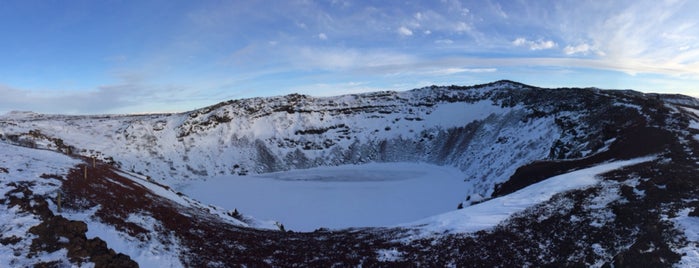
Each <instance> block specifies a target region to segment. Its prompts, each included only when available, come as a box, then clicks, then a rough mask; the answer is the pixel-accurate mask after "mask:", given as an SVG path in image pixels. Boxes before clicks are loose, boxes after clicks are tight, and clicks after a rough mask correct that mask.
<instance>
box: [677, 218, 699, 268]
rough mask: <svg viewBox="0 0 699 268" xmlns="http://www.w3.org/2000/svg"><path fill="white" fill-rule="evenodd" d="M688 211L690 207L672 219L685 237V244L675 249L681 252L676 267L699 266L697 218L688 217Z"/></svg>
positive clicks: (698, 225)
mask: <svg viewBox="0 0 699 268" xmlns="http://www.w3.org/2000/svg"><path fill="white" fill-rule="evenodd" d="M689 212H691V209H686V210H684V211H682V212H681V213H680V215H679V216H678V217H677V218H674V219H672V220H673V221H674V223H675V226H677V227H678V228H679V229H680V230H683V231H684V235H685V237H686V238H687V246H685V247H683V248H679V249H677V250H676V251H677V253H680V254H682V259H681V260H680V262H679V263H677V265H676V267H699V218H698V217H689V216H688V214H689Z"/></svg>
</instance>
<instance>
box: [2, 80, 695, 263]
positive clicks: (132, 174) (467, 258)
mask: <svg viewBox="0 0 699 268" xmlns="http://www.w3.org/2000/svg"><path fill="white" fill-rule="evenodd" d="M698 104H699V101H697V100H696V99H693V98H690V97H685V96H681V95H659V94H643V93H639V92H635V91H615V90H601V89H596V88H584V89H583V88H558V89H546V88H538V87H533V86H529V85H524V84H520V83H516V82H512V81H498V82H494V83H490V84H484V85H476V86H466V87H465V86H446V87H438V86H432V87H426V88H420V89H415V90H411V91H406V92H376V93H367V94H356V95H344V96H337V97H326V98H315V97H309V96H304V95H288V96H281V97H272V98H253V99H244V100H232V101H228V102H223V103H219V104H216V105H213V106H210V107H206V108H202V109H199V110H195V111H190V112H185V113H178V114H153V115H98V116H65V115H42V114H34V113H29V112H14V113H10V114H7V115H4V116H0V139H1V140H2V142H0V146H1V147H2V149H1V152H2V154H1V158H0V179H1V182H2V185H0V187H2V188H0V189H2V192H1V194H2V197H0V201H1V202H0V203H2V204H3V206H0V209H2V210H4V212H3V217H4V218H3V220H2V221H1V222H0V224H2V226H0V227H1V228H2V230H3V232H2V233H3V235H2V237H1V238H0V244H2V246H0V251H2V252H3V256H5V257H2V259H0V264H1V265H0V266H27V265H29V266H31V265H36V264H41V263H43V264H45V265H47V264H50V265H56V264H82V265H91V263H94V264H95V265H96V266H101V265H104V264H106V263H121V265H127V264H126V263H129V265H136V264H140V265H141V266H148V264H151V265H152V264H154V263H167V264H168V265H174V266H198V267H199V266H233V265H236V264H248V265H255V266H259V265H271V266H291V265H294V264H299V265H300V264H304V265H320V266H330V265H333V264H343V265H363V266H376V265H388V264H422V265H429V266H432V265H437V266H462V265H464V264H469V265H470V266H487V267H490V266H493V265H501V266H523V265H530V266H542V265H553V266H571V265H585V266H603V265H610V264H614V265H615V266H638V265H652V266H672V265H675V264H677V265H680V266H688V267H691V266H692V265H696V264H697V263H699V251H698V250H697V241H699V236H697V231H699V230H697V228H696V226H698V225H697V224H696V223H699V218H697V217H696V216H697V215H699V194H698V192H697V190H699V188H698V187H697V186H698V185H697V183H699V181H698V180H699V176H697V174H698V173H697V170H698V168H699V162H698V161H699V159H697V157H696V156H695V154H696V152H699V106H698ZM396 162H401V163H416V162H419V163H424V164H429V165H438V166H446V167H451V168H455V169H457V170H458V171H459V172H461V174H464V178H463V180H464V181H463V183H461V184H460V186H459V187H453V188H454V189H453V191H454V193H456V194H458V195H460V196H461V197H462V198H461V200H460V203H459V202H456V203H454V204H453V205H451V207H450V208H448V209H446V210H445V211H448V212H446V213H443V214H440V215H435V216H433V217H428V218H426V219H422V220H418V219H416V221H415V222H412V223H410V222H408V223H402V224H399V225H395V226H384V227H374V228H350V229H319V230H317V231H315V232H292V231H284V232H281V231H280V230H279V229H284V228H283V225H281V224H283V222H282V223H281V224H280V223H275V222H269V221H260V220H257V219H255V215H254V213H253V214H248V212H247V211H241V212H242V213H243V214H240V213H239V212H238V211H232V209H231V208H220V207H217V206H209V205H208V204H203V203H202V202H199V201H197V200H195V199H193V198H192V197H191V195H190V193H188V192H187V189H188V187H187V186H191V185H198V184H199V183H201V182H202V181H208V180H211V178H213V177H217V176H233V177H241V176H246V177H248V176H253V175H256V174H269V173H271V172H282V171H289V170H293V171H294V172H302V171H299V170H307V169H311V168H316V167H335V166H345V165H365V164H369V163H396ZM85 173H87V174H88V175H87V177H88V178H87V179H86V178H85ZM299 174H300V175H296V176H301V177H303V176H309V175H308V174H306V175H304V173H299ZM59 193H60V199H61V204H62V211H60V212H59V211H58V198H59ZM457 205H458V206H459V207H463V209H459V210H457V209H456V208H457ZM417 206H419V205H411V207H406V208H405V209H411V208H415V207H417ZM357 227H359V226H357ZM47 230H65V231H60V232H50V231H47ZM95 241H97V242H95ZM99 241H101V242H99ZM109 248H111V249H112V250H109Z"/></svg>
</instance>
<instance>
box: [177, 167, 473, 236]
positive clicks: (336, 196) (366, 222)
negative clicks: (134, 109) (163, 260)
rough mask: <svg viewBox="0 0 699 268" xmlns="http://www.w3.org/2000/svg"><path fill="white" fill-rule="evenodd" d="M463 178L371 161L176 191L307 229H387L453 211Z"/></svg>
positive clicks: (220, 180)
mask: <svg viewBox="0 0 699 268" xmlns="http://www.w3.org/2000/svg"><path fill="white" fill-rule="evenodd" d="M464 177H465V175H464V174H463V173H462V172H461V171H459V170H458V169H456V168H452V167H443V166H435V165H430V164H424V163H382V164H379V163H373V164H365V165H344V166H336V167H320V168H312V169H306V170H292V171H288V172H277V173H269V174H263V175H256V176H221V177H215V178H212V179H209V180H206V181H195V182H191V183H188V184H182V185H179V186H178V187H177V188H178V190H180V191H182V192H183V193H185V194H187V195H189V196H191V197H193V198H195V199H198V200H200V201H202V202H203V203H210V204H213V205H217V206H221V207H224V208H227V209H230V210H233V209H238V210H239V211H240V212H241V213H244V214H246V215H251V216H254V217H256V218H259V219H274V220H278V221H280V222H281V223H282V224H284V226H285V228H286V229H291V230H295V231H313V230H315V229H317V228H320V227H326V228H347V227H369V226H390V225H396V224H399V223H402V222H409V221H415V220H418V219H421V218H424V217H428V216H431V215H435V214H440V213H444V212H447V211H451V210H455V209H456V206H457V205H458V204H459V203H460V202H461V201H462V200H463V199H464V195H463V193H464V187H466V184H465V183H464Z"/></svg>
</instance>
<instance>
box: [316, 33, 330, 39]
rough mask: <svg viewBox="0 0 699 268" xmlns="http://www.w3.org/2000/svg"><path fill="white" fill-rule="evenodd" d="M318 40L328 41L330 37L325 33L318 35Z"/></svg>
mask: <svg viewBox="0 0 699 268" xmlns="http://www.w3.org/2000/svg"><path fill="white" fill-rule="evenodd" d="M318 39H320V40H328V36H327V35H325V33H319V34H318Z"/></svg>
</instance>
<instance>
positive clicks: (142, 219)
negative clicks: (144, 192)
mask: <svg viewBox="0 0 699 268" xmlns="http://www.w3.org/2000/svg"><path fill="white" fill-rule="evenodd" d="M98 209H99V207H94V208H92V209H89V210H86V211H80V212H74V211H65V212H64V213H62V216H63V217H65V218H67V219H70V220H78V221H83V222H85V223H87V226H88V228H87V234H86V236H87V238H88V239H92V238H94V237H99V238H100V239H102V240H104V241H105V242H107V246H108V247H109V248H111V249H114V250H115V251H116V252H119V253H123V254H126V255H128V256H129V257H131V259H132V260H134V261H136V262H137V263H138V265H139V266H140V267H184V265H182V263H181V261H180V259H179V252H178V249H179V246H178V245H179V241H178V239H177V238H175V237H173V236H170V237H163V236H161V235H159V234H158V233H157V232H158V231H157V230H159V229H162V228H161V227H160V226H159V225H158V223H157V221H155V220H154V219H153V218H152V217H149V216H145V215H134V214H131V215H129V217H128V219H127V221H129V222H132V223H136V224H137V225H139V226H141V227H143V228H145V229H146V230H148V231H149V232H151V234H150V235H149V236H147V237H141V238H137V237H133V236H130V235H128V234H125V233H123V232H121V231H119V230H117V229H116V228H114V226H111V225H108V224H105V223H102V222H100V221H97V220H95V217H93V216H94V213H95V212H96V211H97V210H98Z"/></svg>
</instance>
